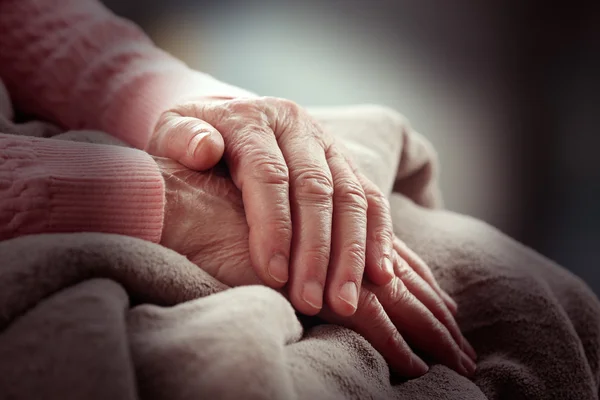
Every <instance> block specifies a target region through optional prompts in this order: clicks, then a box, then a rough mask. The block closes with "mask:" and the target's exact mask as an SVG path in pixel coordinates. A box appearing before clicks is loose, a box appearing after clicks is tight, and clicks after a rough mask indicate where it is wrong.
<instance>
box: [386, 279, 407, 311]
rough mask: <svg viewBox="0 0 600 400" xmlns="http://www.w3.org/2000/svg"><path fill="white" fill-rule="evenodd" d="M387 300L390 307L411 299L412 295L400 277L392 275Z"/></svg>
mask: <svg viewBox="0 0 600 400" xmlns="http://www.w3.org/2000/svg"><path fill="white" fill-rule="evenodd" d="M388 296H389V298H388V302H389V304H390V305H391V306H392V307H397V306H400V305H402V304H405V303H407V302H409V301H411V298H412V295H411V293H410V291H409V290H408V288H407V287H406V285H405V284H404V282H402V279H400V278H398V277H394V279H393V280H392V282H391V285H390V291H389V294H388Z"/></svg>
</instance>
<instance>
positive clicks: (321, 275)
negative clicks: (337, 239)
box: [304, 246, 329, 279]
mask: <svg viewBox="0 0 600 400" xmlns="http://www.w3.org/2000/svg"><path fill="white" fill-rule="evenodd" d="M304 257H305V259H306V260H307V262H308V265H309V268H312V276H313V277H315V278H317V279H325V277H326V274H327V265H328V264H329V249H328V247H327V246H316V247H314V248H312V249H309V250H306V252H305V255H304ZM323 267H324V268H323Z"/></svg>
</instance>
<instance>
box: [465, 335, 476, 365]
mask: <svg viewBox="0 0 600 400" xmlns="http://www.w3.org/2000/svg"><path fill="white" fill-rule="evenodd" d="M463 347H464V350H465V353H467V355H468V356H469V357H471V360H473V361H475V360H477V353H476V352H475V349H474V348H473V346H471V343H469V341H468V340H467V339H466V338H465V337H464V336H463Z"/></svg>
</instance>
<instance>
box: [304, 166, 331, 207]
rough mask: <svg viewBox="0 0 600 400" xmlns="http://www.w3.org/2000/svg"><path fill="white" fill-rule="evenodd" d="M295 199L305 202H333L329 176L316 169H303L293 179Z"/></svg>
mask: <svg viewBox="0 0 600 400" xmlns="http://www.w3.org/2000/svg"><path fill="white" fill-rule="evenodd" d="M294 191H295V194H296V197H298V198H299V199H303V200H304V199H305V200H314V201H322V202H331V201H332V200H333V183H332V179H331V176H330V175H329V174H327V173H326V172H324V171H322V170H320V169H318V168H312V169H305V170H304V171H301V172H300V173H299V174H298V175H297V176H296V178H295V179H294Z"/></svg>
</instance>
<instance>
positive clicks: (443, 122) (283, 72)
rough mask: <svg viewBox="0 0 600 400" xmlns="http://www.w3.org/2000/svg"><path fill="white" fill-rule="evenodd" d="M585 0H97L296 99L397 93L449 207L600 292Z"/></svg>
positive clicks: (309, 102) (593, 103)
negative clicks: (430, 152) (432, 149)
mask: <svg viewBox="0 0 600 400" xmlns="http://www.w3.org/2000/svg"><path fill="white" fill-rule="evenodd" d="M595 3H598V2H577V1H570V2H563V3H557V4H551V2H548V1H544V2H542V1H497V2H491V1H489V2H488V1H466V0H459V1H452V2H444V1H430V0H425V1H407V0H390V1H383V0H381V1H367V0H360V1H359V0H343V1H342V0H339V1H333V0H322V1H317V0H308V1H291V0H290V1H285V0H279V1H270V0H262V1H233V0H223V1H207V0H200V1H194V0H172V1H169V2H167V1H156V0H154V1H145V2H141V1H139V0H106V1H105V4H107V5H108V6H109V7H110V8H112V9H113V10H114V11H115V12H116V13H118V14H120V15H122V16H125V17H127V18H130V19H132V20H134V21H135V22H137V23H138V24H139V25H141V26H142V27H143V28H144V29H145V30H146V31H147V32H148V33H149V34H150V35H151V37H152V38H153V39H154V40H155V41H156V42H157V43H158V45H159V46H161V47H162V48H164V49H165V50H167V51H169V52H171V53H172V54H174V55H176V56H177V57H179V58H182V59H183V60H185V61H186V62H187V63H188V64H189V65H190V66H192V67H194V68H196V69H199V70H202V71H204V72H208V73H210V74H212V75H214V76H216V77H217V78H219V79H221V80H224V81H226V82H229V83H232V84H235V85H238V86H242V87H245V88H247V89H250V90H253V91H255V92H257V93H259V94H262V95H275V96H281V97H287V98H290V99H292V100H295V101H297V102H299V103H300V104H303V105H306V106H319V105H343V104H352V103H379V104H384V105H388V106H391V107H394V108H396V109H398V110H399V111H401V112H402V113H403V114H405V115H406V116H407V117H408V118H409V120H410V121H411V123H412V125H413V126H414V127H415V128H416V129H417V130H418V131H420V132H422V133H423V134H425V135H426V136H427V137H428V138H429V139H430V140H431V141H432V142H433V144H434V145H435V146H436V148H437V149H438V151H439V153H440V159H441V162H442V166H443V170H442V177H441V179H442V189H443V192H444V195H445V199H446V203H447V207H448V208H449V209H451V210H455V211H458V212H461V213H465V214H469V215H473V216H475V217H477V218H480V219H483V220H485V221H487V222H489V223H491V224H492V225H494V226H496V227H498V228H499V229H501V230H503V231H505V232H506V233H507V234H509V235H511V236H513V237H515V238H516V239H517V240H519V241H521V242H523V243H525V244H527V245H529V246H532V247H533V248H535V249H537V250H538V251H540V252H541V253H543V254H544V255H546V256H548V257H550V258H552V259H554V260H556V261H557V262H559V263H560V264H562V265H563V266H565V267H567V268H569V269H571V270H572V271H573V272H575V273H576V274H578V275H579V276H581V277H582V278H584V279H585V280H586V281H587V282H588V283H589V284H590V285H591V286H592V288H593V289H594V290H595V291H596V293H600V271H599V268H600V263H599V262H598V258H600V202H599V201H598V199H599V198H600V134H599V132H598V131H599V127H600V98H599V96H600V95H599V93H600V79H599V76H600V14H599V7H598V6H597V5H596V4H595ZM524 267H526V266H524Z"/></svg>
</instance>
